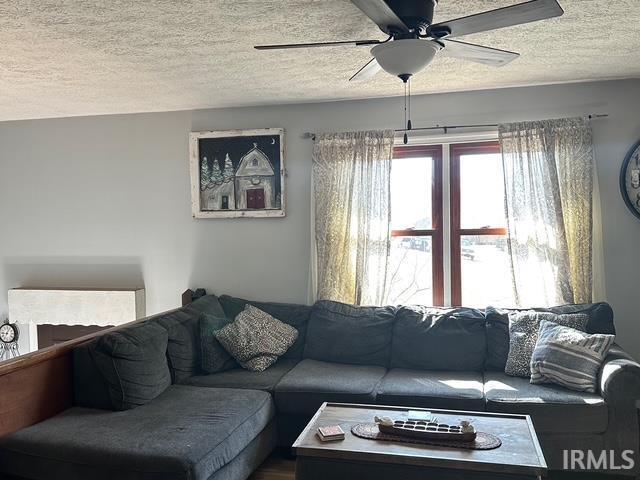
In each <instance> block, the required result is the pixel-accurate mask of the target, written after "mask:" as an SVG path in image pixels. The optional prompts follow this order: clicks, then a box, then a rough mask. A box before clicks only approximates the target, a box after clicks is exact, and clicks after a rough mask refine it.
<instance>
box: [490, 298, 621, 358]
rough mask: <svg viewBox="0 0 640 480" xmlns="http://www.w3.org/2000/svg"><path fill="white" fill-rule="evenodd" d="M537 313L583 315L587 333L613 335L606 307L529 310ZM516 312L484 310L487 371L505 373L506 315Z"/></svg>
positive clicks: (507, 338) (610, 315) (585, 305)
mask: <svg viewBox="0 0 640 480" xmlns="http://www.w3.org/2000/svg"><path fill="white" fill-rule="evenodd" d="M526 310H535V311H537V312H551V313H556V314H568V313H584V314H585V315H587V316H588V317H589V320H588V321H587V326H586V332H587V333H591V334H593V333H601V334H605V335H615V333H616V329H615V326H614V324H613V310H612V309H611V306H610V305H609V304H608V303H605V302H600V303H586V304H579V305H560V306H557V307H550V308H532V309H526ZM517 311H519V310H517V309H498V308H495V307H487V308H486V309H485V316H486V317H487V364H486V369H487V370H499V371H504V368H505V365H506V363H507V356H508V355H509V312H517Z"/></svg>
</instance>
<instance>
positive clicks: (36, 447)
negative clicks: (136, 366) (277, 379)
mask: <svg viewBox="0 0 640 480" xmlns="http://www.w3.org/2000/svg"><path fill="white" fill-rule="evenodd" d="M274 415H275V408H274V405H273V401H272V399H271V396H270V395H269V394H268V393H265V392H259V391H254V390H235V389H216V388H198V387H191V386H182V385H173V386H171V387H169V388H168V389H167V390H166V391H165V392H164V393H162V394H161V395H160V396H159V397H157V398H156V399H154V400H153V401H152V402H150V403H148V404H147V405H143V406H140V407H137V408H135V409H131V410H125V411H121V412H114V411H108V410H96V409H87V408H82V407H74V408H71V409H69V410H67V411H66V412H64V413H62V414H61V415H58V416H56V417H53V418H50V419H48V420H45V421H44V422H41V423H39V424H37V425H34V426H32V427H29V428H26V429H23V430H21V431H19V432H16V433H15V434H13V435H10V436H8V437H5V438H2V439H0V464H1V465H2V470H3V473H7V474H11V475H15V476H18V477H23V478H29V479H38V480H45V479H46V480H69V479H89V478H91V479H92V480H112V479H114V478H117V479H119V480H164V479H166V480H195V479H198V480H200V479H201V480H209V479H211V480H214V479H217V478H224V479H226V478H233V477H227V476H226V475H225V474H224V470H225V468H226V467H228V468H238V466H232V464H233V462H234V460H235V459H236V458H238V457H239V456H241V457H240V458H241V459H242V460H238V462H240V461H241V463H242V465H243V468H245V469H247V471H248V472H250V471H252V470H253V469H254V468H256V467H257V466H258V465H259V464H260V463H261V462H262V461H263V460H264V459H265V458H266V457H267V456H268V455H269V454H270V453H271V451H272V450H273V448H274V446H275V444H276V432H275V428H274V422H273V420H274ZM236 478H243V477H236Z"/></svg>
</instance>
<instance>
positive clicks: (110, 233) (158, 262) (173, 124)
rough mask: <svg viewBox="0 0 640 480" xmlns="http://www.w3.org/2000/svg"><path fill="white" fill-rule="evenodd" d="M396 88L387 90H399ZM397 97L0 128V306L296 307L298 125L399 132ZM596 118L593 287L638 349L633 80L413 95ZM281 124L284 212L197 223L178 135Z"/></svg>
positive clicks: (476, 110) (303, 281) (302, 237)
mask: <svg viewBox="0 0 640 480" xmlns="http://www.w3.org/2000/svg"><path fill="white" fill-rule="evenodd" d="M400 90H401V86H400V85H398V92H400ZM401 110H402V100H401V99H400V98H391V99H378V100H365V101H353V102H335V103H324V104H309V105H290V106H276V107H260V108H240V109H224V110H202V111H193V112H173V113H160V114H139V115H122V116H119V115H116V116H102V117H85V118H68V119H55V120H36V121H21V122H5V123H0V229H1V233H0V264H1V270H0V292H3V293H2V294H0V313H1V312H6V309H7V308H6V293H4V292H6V290H7V289H8V288H11V287H16V286H21V285H30V286H54V285H55V286H61V285H65V286H93V287H100V286H104V287H107V286H137V285H142V284H144V286H145V287H146V289H147V310H148V312H149V313H154V312H158V311H162V310H165V309H169V308H172V307H175V306H176V305H178V304H179V301H180V292H181V291H183V290H184V289H185V288H187V287H196V286H203V287H206V288H208V289H209V290H210V291H212V292H216V293H224V292H228V293H231V294H234V295H240V296H246V297H249V298H256V299H271V300H279V301H291V302H304V301H306V298H307V280H308V263H309V236H310V223H309V205H310V203H309V202H310V189H311V185H310V171H311V158H310V157H311V148H312V142H311V141H310V140H305V139H302V138H301V134H302V133H303V132H304V131H339V130H356V129H357V130H361V129H369V128H389V127H391V128H393V127H395V128H397V127H400V126H401V124H402V116H401V115H402V111H401ZM592 112H596V113H608V114H609V115H610V117H609V118H608V119H605V120H598V121H596V122H595V123H594V131H595V143H596V146H595V149H596V157H597V162H598V175H599V180H600V187H601V191H602V207H603V212H604V242H605V265H606V277H605V279H606V287H607V293H608V300H609V301H610V302H611V304H612V305H613V307H614V309H615V311H616V315H617V324H618V330H619V334H620V335H619V341H620V343H622V344H623V345H625V346H626V347H628V348H629V349H630V350H632V351H633V352H634V353H635V354H636V355H638V356H640V319H638V311H639V310H640V309H639V306H640V305H639V303H640V301H639V298H640V295H639V294H638V293H637V292H638V284H640V256H639V255H638V254H637V253H636V252H637V251H638V245H640V221H638V220H637V219H636V218H634V217H633V216H632V215H631V214H630V213H629V212H628V211H627V210H626V207H625V206H624V204H623V203H622V200H621V198H620V194H619V190H618V172H619V167H620V164H621V162H622V159H623V158H624V155H625V153H626V152H627V150H628V149H629V147H630V146H631V145H632V143H633V142H635V141H636V140H637V139H639V138H640V115H638V112H640V81H637V80H634V81H631V80H630V81H619V82H603V83H593V84H575V85H557V86H544V87H531V88H519V89H505V90H493V91H478V92H468V93H454V94H445V95H432V96H423V97H417V98H415V99H414V102H413V116H414V125H416V126H420V125H432V124H435V123H440V124H443V123H444V124H459V123H494V122H500V121H511V120H525V119H540V118H552V117H564V116H572V115H581V114H587V113H592ZM262 127H284V128H285V129H286V163H287V170H288V173H289V176H288V179H287V189H288V192H287V207H288V209H287V216H286V218H283V219H241V220H194V219H192V218H191V212H190V193H189V171H188V141H187V140H188V132H189V131H192V130H193V131H195V130H209V129H235V128H262Z"/></svg>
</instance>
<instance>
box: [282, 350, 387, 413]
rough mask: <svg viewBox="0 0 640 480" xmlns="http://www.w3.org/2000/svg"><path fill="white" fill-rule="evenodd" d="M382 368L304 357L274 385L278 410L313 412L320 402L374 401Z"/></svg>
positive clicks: (383, 372) (382, 373)
mask: <svg viewBox="0 0 640 480" xmlns="http://www.w3.org/2000/svg"><path fill="white" fill-rule="evenodd" d="M386 371H387V370H386V368H384V367H376V366H371V365H369V366H367V365H347V364H342V363H329V362H321V361H318V360H310V359H305V360H302V361H301V362H300V363H299V364H298V365H296V366H295V367H294V368H293V369H292V370H291V371H290V372H289V373H287V374H286V375H285V376H284V378H283V379H282V380H280V382H279V383H278V384H277V385H276V393H275V397H276V406H277V408H278V411H280V412H284V413H289V414H300V415H313V414H314V413H315V412H316V410H317V409H318V408H319V407H320V405H322V402H345V403H375V399H376V388H377V386H378V383H379V382H380V380H382V377H384V375H385V373H386Z"/></svg>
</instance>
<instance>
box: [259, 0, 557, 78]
mask: <svg viewBox="0 0 640 480" xmlns="http://www.w3.org/2000/svg"><path fill="white" fill-rule="evenodd" d="M451 1H452V0H451ZM351 2H352V3H353V4H354V5H355V6H357V7H358V8H359V9H360V10H362V12H364V14H365V15H367V16H368V17H369V18H370V19H371V20H373V22H374V23H375V24H376V25H378V27H380V30H382V31H383V32H384V33H385V34H387V35H388V38H387V39H386V40H353V41H334V42H323V43H298V44H282V45H258V46H256V47H255V48H256V49H258V50H276V49H290V48H309V47H334V46H340V45H352V46H370V45H373V48H372V49H371V55H372V56H373V58H372V59H371V60H370V61H369V62H368V63H367V64H366V65H365V66H363V67H362V68H361V69H360V70H358V71H357V72H356V74H355V75H353V76H352V77H351V78H350V79H349V80H350V81H365V80H369V79H371V78H373V76H375V75H376V74H377V73H378V72H379V71H380V70H381V69H382V70H385V71H386V72H388V73H390V74H392V75H395V76H398V77H400V78H401V79H402V81H403V82H405V83H407V80H408V79H409V78H410V77H411V76H412V75H414V74H416V73H418V72H420V71H421V70H422V69H424V68H425V67H426V66H427V65H428V64H429V63H430V62H431V61H432V60H433V59H434V57H435V56H436V54H438V55H446V56H448V57H453V58H460V59H463V60H469V61H472V62H476V63H481V64H485V65H492V66H497V67H499V66H502V65H506V64H507V63H509V62H511V61H513V60H515V59H516V58H518V57H519V54H517V53H515V52H509V51H506V50H499V49H496V48H490V47H485V46H482V45H475V44H472V43H466V42H461V41H459V40H452V38H456V37H461V36H463V35H469V34H472V33H479V32H486V31H489V30H496V29H499V28H504V27H511V26H514V25H521V24H523V23H530V22H537V21H539V20H545V19H547V18H552V17H558V16H560V15H562V14H563V13H564V10H563V9H562V7H561V6H560V4H559V3H558V1H557V0H530V1H528V2H524V3H519V4H516V5H511V6H508V7H504V8H498V9H496V10H490V11H487V12H483V13H478V14H475V15H470V16H468V17H462V18H457V19H455V20H449V21H446V22H441V23H435V24H434V23H432V22H433V14H434V10H435V8H436V6H437V5H438V0H351Z"/></svg>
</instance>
